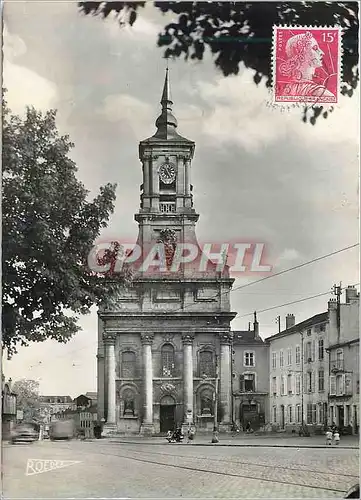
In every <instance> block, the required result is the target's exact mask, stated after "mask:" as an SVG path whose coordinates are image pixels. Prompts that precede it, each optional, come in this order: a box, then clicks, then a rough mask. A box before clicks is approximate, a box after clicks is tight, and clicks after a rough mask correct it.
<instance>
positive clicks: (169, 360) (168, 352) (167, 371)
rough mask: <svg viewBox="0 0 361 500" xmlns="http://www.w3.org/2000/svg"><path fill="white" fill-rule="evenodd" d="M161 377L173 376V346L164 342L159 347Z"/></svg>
mask: <svg viewBox="0 0 361 500" xmlns="http://www.w3.org/2000/svg"><path fill="white" fill-rule="evenodd" d="M161 355H162V377H173V374H174V347H173V346H172V344H164V345H163V346H162V349H161Z"/></svg>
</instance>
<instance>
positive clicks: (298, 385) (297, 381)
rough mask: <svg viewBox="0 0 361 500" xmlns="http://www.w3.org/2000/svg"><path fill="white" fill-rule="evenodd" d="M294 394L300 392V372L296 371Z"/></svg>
mask: <svg viewBox="0 0 361 500" xmlns="http://www.w3.org/2000/svg"><path fill="white" fill-rule="evenodd" d="M296 394H301V374H300V373H296Z"/></svg>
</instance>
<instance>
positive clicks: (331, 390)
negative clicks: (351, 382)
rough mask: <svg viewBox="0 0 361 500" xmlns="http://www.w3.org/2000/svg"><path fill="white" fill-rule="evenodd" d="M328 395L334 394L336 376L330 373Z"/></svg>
mask: <svg viewBox="0 0 361 500" xmlns="http://www.w3.org/2000/svg"><path fill="white" fill-rule="evenodd" d="M330 396H336V377H335V375H330Z"/></svg>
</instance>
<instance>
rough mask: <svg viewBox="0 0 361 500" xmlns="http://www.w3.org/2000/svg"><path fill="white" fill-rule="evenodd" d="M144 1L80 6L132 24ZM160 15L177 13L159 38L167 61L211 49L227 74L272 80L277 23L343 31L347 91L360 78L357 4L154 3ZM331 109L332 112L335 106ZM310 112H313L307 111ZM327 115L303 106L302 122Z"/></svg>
mask: <svg viewBox="0 0 361 500" xmlns="http://www.w3.org/2000/svg"><path fill="white" fill-rule="evenodd" d="M144 6H145V2H79V7H80V9H81V11H82V12H84V13H85V14H93V15H99V16H102V17H104V18H105V17H108V16H109V15H111V14H112V15H115V16H116V17H117V19H118V20H119V22H120V24H121V25H124V24H126V23H127V22H128V23H129V24H130V25H133V24H134V22H135V21H136V19H137V14H138V12H139V10H140V8H142V7H144ZM154 6H155V8H157V9H159V10H160V11H161V12H163V13H166V12H171V13H173V14H175V20H174V21H173V22H171V23H168V24H167V25H166V26H165V27H164V30H163V32H162V33H160V34H159V36H158V46H159V47H166V50H165V52H164V55H165V57H175V58H176V57H180V56H184V57H185V59H196V60H202V59H203V56H204V53H205V51H206V49H207V48H208V49H209V50H210V51H211V53H212V54H213V56H214V63H215V65H216V67H217V68H219V69H220V70H221V71H222V73H223V75H224V76H228V75H232V74H233V75H237V74H238V72H239V68H240V64H241V63H243V64H244V66H245V67H246V68H249V69H251V70H252V71H253V72H254V76H253V79H254V82H255V84H256V85H258V84H259V83H260V82H261V81H262V80H264V81H265V84H266V85H267V86H270V85H271V83H272V81H271V76H272V75H271V53H272V28H273V25H284V24H287V25H300V26H307V25H312V26H333V25H339V26H341V27H342V28H343V33H344V36H343V82H344V85H343V88H342V93H343V94H344V95H348V96H349V97H351V96H352V94H353V91H354V89H355V88H356V87H357V84H358V80H359V72H358V30H359V26H358V3H357V2H283V3H281V2H163V1H161V2H154ZM331 110H332V108H331ZM310 111H312V112H311V113H309V112H310ZM321 114H322V116H323V117H324V118H326V117H327V115H328V113H327V112H326V111H324V110H323V107H322V106H313V107H312V110H310V108H308V107H305V109H304V115H303V120H304V121H307V120H308V117H310V122H311V123H312V124H315V122H316V119H317V117H318V116H320V115H321Z"/></svg>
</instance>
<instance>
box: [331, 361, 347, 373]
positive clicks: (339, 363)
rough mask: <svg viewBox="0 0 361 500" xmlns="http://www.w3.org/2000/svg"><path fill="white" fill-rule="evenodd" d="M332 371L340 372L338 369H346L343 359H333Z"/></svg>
mask: <svg viewBox="0 0 361 500" xmlns="http://www.w3.org/2000/svg"><path fill="white" fill-rule="evenodd" d="M330 364H331V366H330V368H331V371H332V372H338V371H343V370H344V364H343V359H337V360H333V361H332V360H331V363H330Z"/></svg>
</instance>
